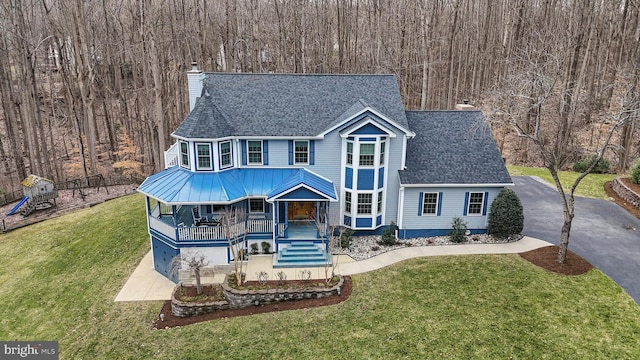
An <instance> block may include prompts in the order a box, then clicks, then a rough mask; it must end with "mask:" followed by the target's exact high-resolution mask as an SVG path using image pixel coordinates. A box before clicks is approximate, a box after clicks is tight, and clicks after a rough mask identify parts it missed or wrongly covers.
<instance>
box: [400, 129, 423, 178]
mask: <svg viewBox="0 0 640 360" xmlns="http://www.w3.org/2000/svg"><path fill="white" fill-rule="evenodd" d="M425 156H426V155H425ZM406 169H407V137H406V136H403V137H402V159H400V170H406Z"/></svg>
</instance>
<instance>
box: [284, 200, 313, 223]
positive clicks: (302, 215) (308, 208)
mask: <svg viewBox="0 0 640 360" xmlns="http://www.w3.org/2000/svg"><path fill="white" fill-rule="evenodd" d="M288 210H289V213H288V217H287V219H289V220H290V221H291V220H294V221H295V220H311V219H314V218H315V214H316V203H315V202H311V201H292V202H289V209H288Z"/></svg>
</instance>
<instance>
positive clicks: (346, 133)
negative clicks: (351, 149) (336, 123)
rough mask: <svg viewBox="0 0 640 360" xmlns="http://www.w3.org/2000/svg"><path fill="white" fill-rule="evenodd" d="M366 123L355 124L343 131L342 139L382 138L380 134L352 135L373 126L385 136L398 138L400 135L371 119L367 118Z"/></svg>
mask: <svg viewBox="0 0 640 360" xmlns="http://www.w3.org/2000/svg"><path fill="white" fill-rule="evenodd" d="M365 119H366V121H363V122H362V123H358V124H354V125H352V126H350V127H348V128H346V129H343V130H342V131H344V132H341V134H340V137H349V136H360V137H372V136H373V137H380V136H382V135H380V134H356V135H352V134H353V133H354V132H355V131H358V130H359V129H361V128H363V127H365V126H367V125H369V124H371V125H373V126H375V127H377V128H380V130H382V131H383V132H384V133H385V134H387V136H389V137H392V138H394V137H396V136H398V135H396V133H395V132H393V130H391V129H389V128H388V127H387V126H384V125H383V124H381V123H379V122H377V121H375V120H373V119H372V118H370V117H366V118H365Z"/></svg>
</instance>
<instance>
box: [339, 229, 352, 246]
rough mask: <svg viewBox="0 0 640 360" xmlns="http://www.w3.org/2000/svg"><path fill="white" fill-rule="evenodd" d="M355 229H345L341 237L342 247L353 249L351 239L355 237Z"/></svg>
mask: <svg viewBox="0 0 640 360" xmlns="http://www.w3.org/2000/svg"><path fill="white" fill-rule="evenodd" d="M354 232H355V231H354V230H353V229H345V230H344V232H343V233H342V235H340V247H341V248H343V249H348V248H350V247H351V238H352V237H353V233H354Z"/></svg>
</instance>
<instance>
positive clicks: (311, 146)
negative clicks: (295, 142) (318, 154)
mask: <svg viewBox="0 0 640 360" xmlns="http://www.w3.org/2000/svg"><path fill="white" fill-rule="evenodd" d="M315 145H316V141H315V140H309V165H313V164H314V163H315V148H316V146H315Z"/></svg>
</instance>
